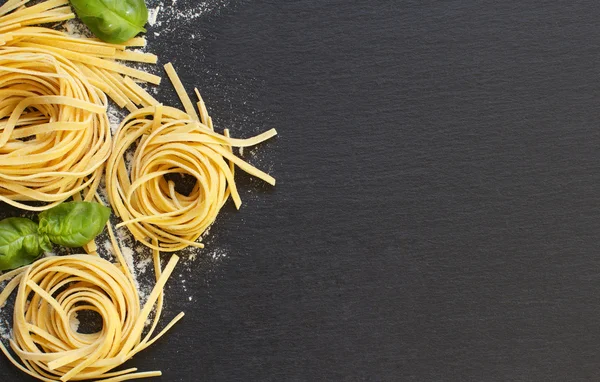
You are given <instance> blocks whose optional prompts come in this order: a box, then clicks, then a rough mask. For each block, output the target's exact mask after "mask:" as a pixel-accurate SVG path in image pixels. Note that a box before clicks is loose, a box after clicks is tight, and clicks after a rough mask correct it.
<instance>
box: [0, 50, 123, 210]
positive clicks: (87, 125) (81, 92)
mask: <svg viewBox="0 0 600 382" xmlns="http://www.w3.org/2000/svg"><path fill="white" fill-rule="evenodd" d="M106 105H107V99H106V95H105V94H104V93H102V92H101V91H99V90H98V89H97V88H96V87H94V86H92V85H91V84H90V83H89V81H88V80H87V79H86V77H85V76H84V75H83V73H82V72H81V70H80V68H79V67H78V66H76V64H74V63H72V62H71V61H69V60H67V59H65V58H63V57H61V56H60V55H59V54H54V53H49V52H48V51H46V50H43V49H39V48H34V47H32V48H22V47H3V48H2V49H0V200H1V201H4V202H6V203H8V204H11V205H13V206H15V207H19V208H22V209H27V210H36V211H39V210H44V209H48V208H51V207H53V206H55V205H57V204H59V203H61V202H62V201H65V200H67V199H68V198H69V197H71V196H73V195H74V194H76V193H78V192H80V191H85V192H86V195H85V197H86V200H89V199H90V198H91V197H93V195H94V193H95V191H96V189H97V187H98V184H99V182H100V178H101V175H102V172H103V164H104V162H105V161H106V160H107V158H108V157H109V155H110V148H111V143H112V142H111V134H110V127H109V121H108V117H107V115H106ZM30 202H41V203H37V204H36V203H30Z"/></svg>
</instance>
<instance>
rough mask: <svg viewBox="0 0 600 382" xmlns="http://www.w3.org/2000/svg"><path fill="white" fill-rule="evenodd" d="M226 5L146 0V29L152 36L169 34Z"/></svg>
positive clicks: (218, 0)
mask: <svg viewBox="0 0 600 382" xmlns="http://www.w3.org/2000/svg"><path fill="white" fill-rule="evenodd" d="M228 4H229V1H227V0H212V1H189V2H180V3H179V4H178V3H177V1H176V0H170V1H169V0H148V1H147V2H146V5H147V7H148V24H149V28H147V29H148V32H149V33H153V34H154V36H160V35H162V34H165V33H171V32H173V31H175V30H176V29H178V28H179V27H180V26H182V25H187V24H189V23H191V22H194V21H196V20H198V19H200V18H201V17H202V16H204V15H206V14H208V13H210V12H213V11H215V10H218V9H220V8H223V7H225V6H227V5H228ZM192 38H193V37H192Z"/></svg>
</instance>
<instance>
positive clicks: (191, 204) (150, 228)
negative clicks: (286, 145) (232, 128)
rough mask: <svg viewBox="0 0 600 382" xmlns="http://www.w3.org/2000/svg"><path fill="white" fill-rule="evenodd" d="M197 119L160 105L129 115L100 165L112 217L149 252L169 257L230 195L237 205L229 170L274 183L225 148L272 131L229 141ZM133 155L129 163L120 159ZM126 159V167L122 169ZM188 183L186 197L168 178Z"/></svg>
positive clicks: (258, 139)
mask: <svg viewBox="0 0 600 382" xmlns="http://www.w3.org/2000/svg"><path fill="white" fill-rule="evenodd" d="M201 115H203V117H202V121H203V122H204V121H206V122H207V124H204V123H202V122H199V121H197V120H195V119H194V118H193V117H190V115H189V114H187V113H184V112H182V111H180V110H178V109H175V108H172V107H167V106H163V105H160V104H159V105H155V106H151V107H146V108H144V109H140V110H139V111H137V112H134V113H132V114H130V115H129V116H128V117H127V118H126V119H125V120H124V121H123V122H122V123H121V126H120V127H119V129H118V131H117V133H116V135H115V137H114V147H113V151H112V154H111V157H110V158H109V160H108V162H107V167H106V185H107V191H108V198H109V201H110V204H111V205H112V207H113V210H114V212H115V214H117V215H119V216H120V217H121V218H122V219H123V223H121V224H119V226H122V225H125V226H127V227H128V228H129V230H130V231H131V232H132V234H133V235H134V236H135V238H136V239H137V240H138V241H140V242H142V243H144V244H145V245H146V246H148V247H150V248H153V249H155V250H160V251H166V252H172V251H177V250H180V249H183V248H185V247H187V246H194V247H200V248H202V247H203V244H202V243H201V242H197V241H196V240H197V239H198V238H199V237H200V236H201V235H202V233H203V232H204V231H205V230H206V229H207V228H208V227H209V226H210V225H211V224H212V223H213V222H214V221H215V219H216V217H217V215H218V213H219V211H220V209H221V207H222V206H223V204H224V203H225V202H226V201H227V200H228V198H229V196H231V197H232V199H233V201H234V203H235V205H236V207H237V208H239V207H240V205H241V199H240V196H239V194H238V191H237V188H236V185H235V180H234V167H235V166H237V167H239V168H241V169H242V170H244V171H245V172H247V173H249V174H251V175H254V176H256V177H258V178H260V179H263V180H264V181H266V182H268V183H270V184H273V185H274V184H275V179H274V178H273V177H271V176H270V175H268V174H266V173H264V172H262V171H260V170H258V169H256V168H255V167H253V166H251V165H250V164H248V163H246V162H245V161H243V160H242V159H240V158H238V157H236V156H235V155H234V154H233V151H232V147H248V146H253V145H256V144H258V143H260V142H263V141H265V140H267V139H269V138H271V137H273V136H275V135H276V134H277V133H276V131H275V130H274V129H271V130H269V131H266V132H264V133H262V134H260V135H257V136H255V137H253V138H249V139H234V138H231V137H229V133H228V131H227V130H225V133H224V134H218V133H216V132H214V131H213V129H212V123H211V122H210V119H209V118H207V117H206V112H205V109H203V108H201ZM130 151H132V152H133V153H132V159H131V160H129V161H126V160H125V157H126V156H127V154H128V152H130ZM127 162H129V166H128V165H127V164H126V163H127ZM182 175H183V176H187V177H189V178H191V179H193V180H194V184H193V188H192V190H191V192H190V193H189V194H186V193H181V192H178V190H177V189H176V187H175V182H174V181H173V180H172V179H169V176H175V177H177V176H182Z"/></svg>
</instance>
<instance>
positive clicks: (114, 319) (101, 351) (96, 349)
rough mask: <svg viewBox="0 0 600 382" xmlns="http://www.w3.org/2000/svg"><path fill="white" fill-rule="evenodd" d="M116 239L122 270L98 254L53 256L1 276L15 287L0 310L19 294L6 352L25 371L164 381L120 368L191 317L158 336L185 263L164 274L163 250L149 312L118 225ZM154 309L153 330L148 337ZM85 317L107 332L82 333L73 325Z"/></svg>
mask: <svg viewBox="0 0 600 382" xmlns="http://www.w3.org/2000/svg"><path fill="white" fill-rule="evenodd" d="M109 235H110V237H111V241H112V245H113V248H114V251H115V255H116V258H117V261H118V262H117V264H113V263H111V262H109V261H107V260H104V259H102V258H100V257H98V256H93V255H71V256H60V257H58V256H57V257H47V258H44V259H41V260H38V261H36V262H35V263H33V264H32V265H30V266H27V267H23V268H20V269H17V270H15V271H12V272H9V273H6V274H4V275H2V276H0V282H3V281H7V282H8V284H7V286H6V287H5V288H4V290H3V291H2V293H0V306H2V305H4V304H5V303H6V300H7V299H8V298H9V297H10V295H11V294H13V293H15V291H16V299H15V306H14V313H13V335H12V338H11V340H10V347H11V349H12V352H10V351H9V349H7V348H6V347H5V346H4V344H2V343H1V342H0V349H1V350H2V352H3V353H4V354H5V355H6V357H8V359H9V360H10V361H11V362H12V363H13V364H14V365H15V366H16V367H18V368H19V369H20V370H22V371H23V372H25V373H27V374H29V375H31V376H32V377H35V378H37V379H39V380H41V381H48V382H50V381H69V380H89V379H93V380H102V381H106V382H107V381H115V382H116V381H125V380H130V379H138V378H147V377H155V376H160V375H161V373H160V372H159V371H153V372H137V369H135V368H131V369H126V370H120V371H115V369H116V368H118V367H119V366H121V365H122V364H123V363H124V362H125V361H127V360H128V359H130V358H131V357H133V356H134V355H135V354H137V353H139V352H140V351H142V350H144V349H145V348H147V347H148V346H150V345H152V344H153V343H154V342H155V341H156V340H157V339H159V338H160V337H161V336H162V335H163V334H164V333H165V332H166V331H167V330H169V329H170V328H171V327H172V326H173V325H174V324H175V323H176V322H177V321H179V320H180V319H181V318H182V317H183V313H180V314H179V315H177V316H176V317H175V318H174V319H173V320H172V321H171V322H170V323H169V324H168V325H166V327H165V328H164V329H163V330H162V331H161V332H160V333H158V334H157V335H154V334H155V332H156V328H157V325H158V320H159V318H160V315H161V312H162V306H163V290H164V286H165V283H166V282H167V280H168V278H169V276H170V275H171V273H172V271H173V269H174V267H175V265H176V263H177V261H178V258H177V256H173V257H172V258H171V260H170V261H169V263H168V264H167V266H166V267H165V269H164V270H161V269H160V262H159V261H158V252H156V251H155V253H154V259H155V261H156V262H155V273H156V285H155V286H154V289H153V290H152V293H151V294H150V295H149V297H148V300H147V302H146V304H145V306H144V307H143V308H142V307H141V306H140V300H139V296H138V291H137V289H136V286H135V281H134V279H133V277H132V275H131V273H130V271H129V269H128V268H127V264H126V263H125V260H124V258H123V255H122V254H121V252H120V250H119V247H118V245H117V243H116V241H115V237H114V234H113V232H112V229H110V227H109ZM153 308H155V314H154V317H153V320H152V325H151V326H150V328H149V330H148V332H147V333H146V334H145V335H143V329H144V324H145V322H146V320H147V319H148V317H149V316H150V313H151V310H152V309H153ZM81 311H94V312H96V313H97V314H99V315H100V316H101V318H102V329H101V330H100V331H98V332H97V333H92V334H84V333H79V332H78V331H77V328H74V327H72V326H71V320H72V319H73V318H74V316H75V315H76V314H77V313H78V312H81ZM153 335H154V337H153ZM13 352H14V353H13ZM13 354H14V355H13Z"/></svg>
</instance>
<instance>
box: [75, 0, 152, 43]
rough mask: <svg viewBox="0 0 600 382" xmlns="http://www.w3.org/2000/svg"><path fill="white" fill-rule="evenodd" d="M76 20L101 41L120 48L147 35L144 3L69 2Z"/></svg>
mask: <svg viewBox="0 0 600 382" xmlns="http://www.w3.org/2000/svg"><path fill="white" fill-rule="evenodd" d="M71 6H73V9H74V10H75V13H76V14H77V16H78V17H79V19H80V20H81V21H82V22H83V23H84V24H85V25H87V27H88V28H90V30H91V31H92V33H94V35H96V37H98V38H99V39H101V40H104V41H106V42H110V43H113V44H119V43H122V42H125V41H127V40H129V39H131V38H133V37H135V36H136V35H137V34H138V33H140V32H146V29H144V25H146V22H147V21H148V8H146V3H145V2H144V0H71Z"/></svg>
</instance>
